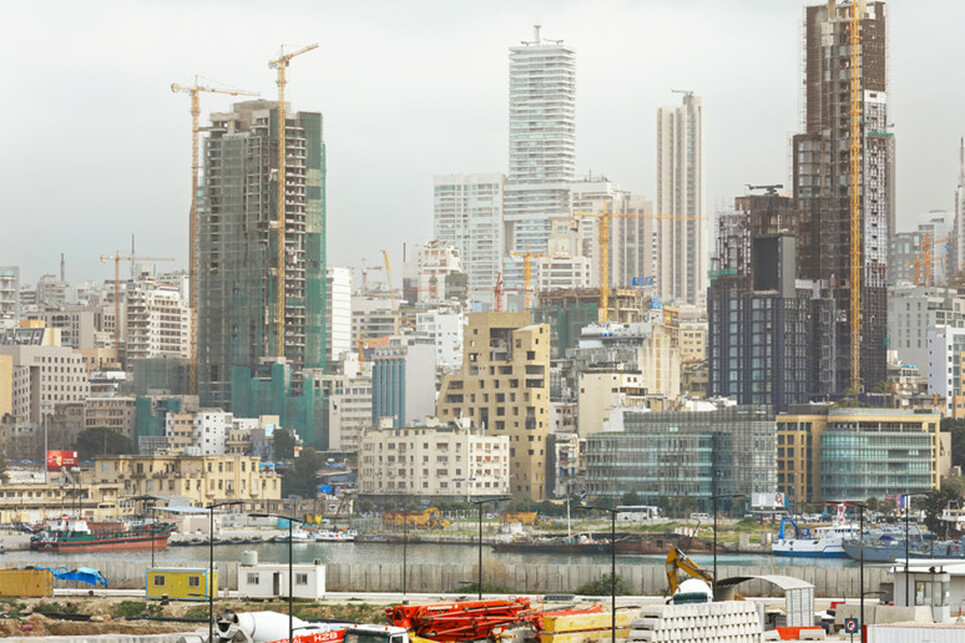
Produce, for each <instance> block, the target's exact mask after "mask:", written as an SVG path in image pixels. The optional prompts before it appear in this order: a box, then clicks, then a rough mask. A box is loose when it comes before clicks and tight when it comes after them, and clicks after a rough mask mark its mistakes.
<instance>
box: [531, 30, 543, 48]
mask: <svg viewBox="0 0 965 643" xmlns="http://www.w3.org/2000/svg"><path fill="white" fill-rule="evenodd" d="M542 26H543V25H533V41H534V42H535V43H536V44H537V45H538V44H539V30H540V28H541V27H542Z"/></svg>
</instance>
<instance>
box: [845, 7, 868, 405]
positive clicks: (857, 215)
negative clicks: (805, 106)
mask: <svg viewBox="0 0 965 643" xmlns="http://www.w3.org/2000/svg"><path fill="white" fill-rule="evenodd" d="M863 4H864V3H863V2H859V1H858V0H851V33H850V40H849V42H850V46H851V147H850V150H849V152H850V157H851V158H850V160H851V252H850V260H851V266H850V267H851V275H850V279H849V284H848V290H849V291H850V293H849V294H850V295H851V315H850V317H849V319H848V321H849V322H850V324H851V337H850V340H851V391H852V393H853V394H854V395H857V394H858V393H859V392H860V390H861V346H860V341H861V225H860V224H861V185H860V184H859V183H860V181H861V142H860V140H859V137H860V136H861V76H860V64H861V16H860V15H859V11H860V10H861V5H863Z"/></svg>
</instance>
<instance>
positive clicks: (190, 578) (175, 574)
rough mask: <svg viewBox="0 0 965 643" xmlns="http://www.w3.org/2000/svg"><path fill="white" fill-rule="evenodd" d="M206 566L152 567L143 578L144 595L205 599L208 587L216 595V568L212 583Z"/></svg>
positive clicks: (178, 598) (148, 596)
mask: <svg viewBox="0 0 965 643" xmlns="http://www.w3.org/2000/svg"><path fill="white" fill-rule="evenodd" d="M208 572H209V570H208V568H207V567H152V568H149V569H148V570H147V575H146V578H145V588H146V590H145V597H146V598H148V599H154V600H159V599H162V598H165V597H166V598H168V599H171V600H178V601H206V600H208V592H209V591H210V589H209V588H213V590H214V598H217V597H218V570H217V569H216V570H214V579H213V582H212V583H209V582H208Z"/></svg>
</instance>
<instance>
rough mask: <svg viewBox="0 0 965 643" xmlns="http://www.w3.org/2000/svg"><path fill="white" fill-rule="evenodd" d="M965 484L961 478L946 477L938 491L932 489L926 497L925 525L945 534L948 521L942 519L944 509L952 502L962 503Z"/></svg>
mask: <svg viewBox="0 0 965 643" xmlns="http://www.w3.org/2000/svg"><path fill="white" fill-rule="evenodd" d="M963 490H965V485H963V481H962V479H961V478H945V479H944V480H942V487H941V489H939V490H938V491H932V492H931V493H929V494H928V495H927V496H925V498H924V502H923V505H924V510H925V525H926V526H927V527H928V528H929V529H930V530H932V531H934V532H935V533H936V534H939V535H944V533H945V531H946V529H947V528H948V523H946V522H943V521H942V520H941V515H942V511H943V510H944V509H945V507H947V506H948V504H949V503H950V502H956V503H961V502H962V493H963Z"/></svg>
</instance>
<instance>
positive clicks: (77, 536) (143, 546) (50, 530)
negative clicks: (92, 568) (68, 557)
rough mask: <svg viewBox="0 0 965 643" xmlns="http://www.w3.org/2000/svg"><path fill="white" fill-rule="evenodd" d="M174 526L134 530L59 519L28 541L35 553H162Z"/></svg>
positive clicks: (150, 525) (120, 525)
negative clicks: (149, 550)
mask: <svg viewBox="0 0 965 643" xmlns="http://www.w3.org/2000/svg"><path fill="white" fill-rule="evenodd" d="M173 531H174V524H173V523H168V522H152V523H146V524H140V525H134V526H125V525H124V524H123V523H104V524H97V523H89V522H88V521H87V520H84V519H83V518H79V519H78V518H61V519H59V520H55V521H52V522H51V523H48V525H47V528H46V529H45V530H43V531H41V532H40V533H39V534H37V535H36V536H34V537H33V538H31V541H30V549H33V550H36V551H55V552H75V551H117V550H142V551H143V550H148V549H152V548H153V549H165V548H166V547H167V545H168V536H170V535H171V532H173Z"/></svg>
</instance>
